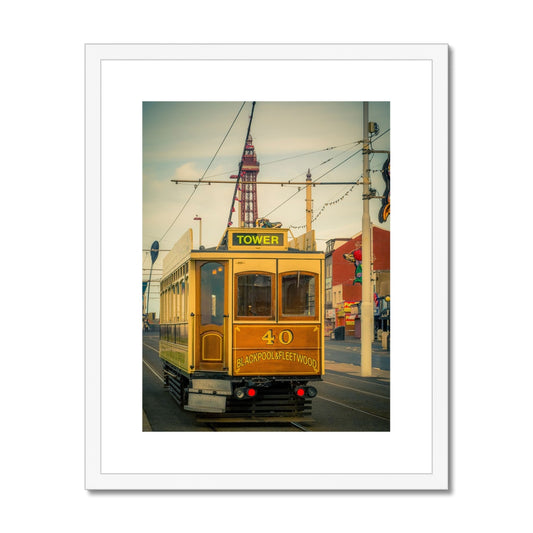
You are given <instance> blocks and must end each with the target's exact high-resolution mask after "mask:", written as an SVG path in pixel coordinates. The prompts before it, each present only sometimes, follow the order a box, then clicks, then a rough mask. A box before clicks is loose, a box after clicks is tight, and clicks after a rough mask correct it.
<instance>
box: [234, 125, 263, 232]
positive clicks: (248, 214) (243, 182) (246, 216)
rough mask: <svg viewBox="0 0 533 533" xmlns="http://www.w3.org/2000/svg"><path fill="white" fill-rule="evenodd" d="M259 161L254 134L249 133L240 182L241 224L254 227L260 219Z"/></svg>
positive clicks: (241, 225)
mask: <svg viewBox="0 0 533 533" xmlns="http://www.w3.org/2000/svg"><path fill="white" fill-rule="evenodd" d="M258 172H259V163H258V161H257V156H256V155H255V149H254V145H253V140H252V136H251V135H250V134H248V138H247V139H246V146H245V149H244V155H243V157H242V166H241V179H240V184H239V189H240V203H239V226H240V227H241V228H253V227H254V226H255V221H256V220H257V219H258V214H257V184H256V182H257V174H258Z"/></svg>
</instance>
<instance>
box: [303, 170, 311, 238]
mask: <svg viewBox="0 0 533 533" xmlns="http://www.w3.org/2000/svg"><path fill="white" fill-rule="evenodd" d="M305 178H306V179H305V183H306V191H305V231H306V232H307V233H309V232H310V231H311V224H312V218H313V200H312V197H311V169H310V168H308V169H307V175H306V177H305Z"/></svg>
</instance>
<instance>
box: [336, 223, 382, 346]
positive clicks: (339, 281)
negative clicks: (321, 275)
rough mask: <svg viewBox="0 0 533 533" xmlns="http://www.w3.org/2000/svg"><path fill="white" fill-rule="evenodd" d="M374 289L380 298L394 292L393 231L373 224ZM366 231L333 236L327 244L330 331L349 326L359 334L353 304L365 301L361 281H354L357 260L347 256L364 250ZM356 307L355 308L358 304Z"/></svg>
mask: <svg viewBox="0 0 533 533" xmlns="http://www.w3.org/2000/svg"><path fill="white" fill-rule="evenodd" d="M371 235H372V237H371V242H372V244H371V245H372V250H371V254H370V258H371V261H372V270H373V276H372V278H373V284H374V293H375V294H376V297H377V298H383V297H385V296H389V294H390V232H389V231H388V230H384V229H381V228H378V227H375V226H372V233H371ZM361 242H362V234H361V233H358V234H357V235H355V236H353V237H352V238H351V239H345V238H344V239H331V240H330V241H328V242H327V245H326V334H328V333H330V332H331V331H332V330H333V328H334V327H338V326H345V327H346V335H355V336H358V331H357V330H358V326H359V324H358V317H357V316H354V314H353V313H352V304H355V303H359V302H360V301H361V288H362V286H361V283H354V279H355V264H354V263H353V262H351V261H347V260H346V259H345V258H344V255H345V254H351V253H353V252H356V251H357V250H361ZM354 309H355V308H354Z"/></svg>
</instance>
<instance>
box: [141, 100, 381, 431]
mask: <svg viewBox="0 0 533 533" xmlns="http://www.w3.org/2000/svg"><path fill="white" fill-rule="evenodd" d="M390 122H391V121H390V102H387V101H371V102H342V101H329V102H328V101H324V102H318V101H317V102H290V101H287V102H273V101H265V102H263V101H257V102H254V101H253V102H248V101H244V102H228V101H219V102H217V101H204V102H202V101H176V102H171V101H144V102H143V103H142V150H143V153H142V174H143V184H142V187H143V196H142V210H143V217H142V229H143V239H142V254H143V255H142V294H143V299H142V330H143V335H142V344H143V346H142V357H143V380H142V387H143V391H142V398H143V402H142V404H143V413H142V417H143V418H142V424H143V426H142V427H143V431H152V432H158V431H161V432H172V431H185V432H192V431H208V432H212V431H218V432H220V431H293V432H300V431H306V432H313V431H335V432H337V431H350V432H388V431H390V411H391V409H390V384H391V369H390V351H391V329H392V327H391V317H390V313H391V291H390V139H391V125H390Z"/></svg>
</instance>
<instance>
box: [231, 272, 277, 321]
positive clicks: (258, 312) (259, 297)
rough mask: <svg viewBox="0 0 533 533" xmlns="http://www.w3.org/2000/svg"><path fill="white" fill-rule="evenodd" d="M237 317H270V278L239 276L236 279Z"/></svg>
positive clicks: (248, 275)
mask: <svg viewBox="0 0 533 533" xmlns="http://www.w3.org/2000/svg"><path fill="white" fill-rule="evenodd" d="M237 316H238V317H254V316H260V317H271V316H272V276H269V275H264V274H241V275H239V276H238V277H237Z"/></svg>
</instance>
